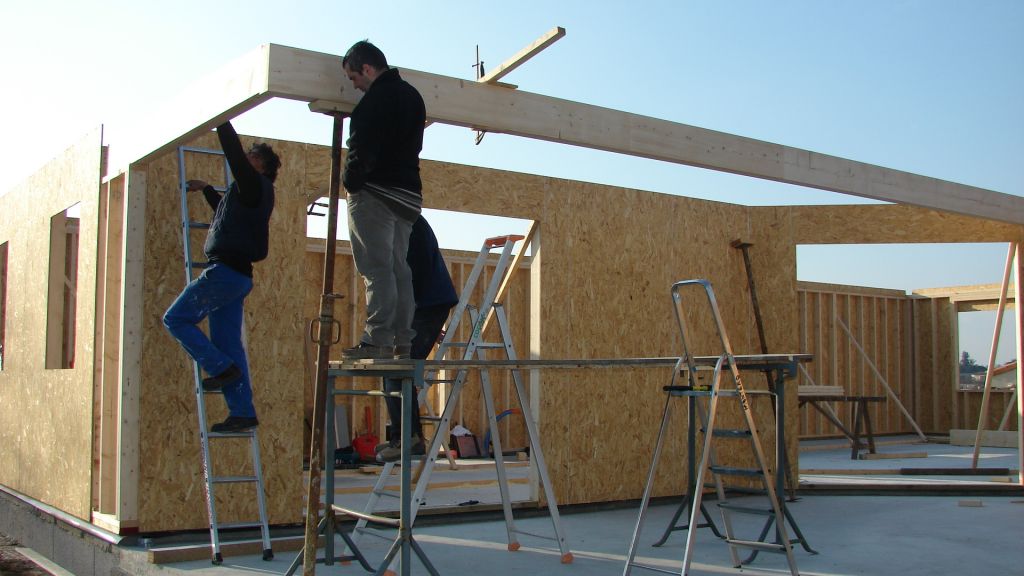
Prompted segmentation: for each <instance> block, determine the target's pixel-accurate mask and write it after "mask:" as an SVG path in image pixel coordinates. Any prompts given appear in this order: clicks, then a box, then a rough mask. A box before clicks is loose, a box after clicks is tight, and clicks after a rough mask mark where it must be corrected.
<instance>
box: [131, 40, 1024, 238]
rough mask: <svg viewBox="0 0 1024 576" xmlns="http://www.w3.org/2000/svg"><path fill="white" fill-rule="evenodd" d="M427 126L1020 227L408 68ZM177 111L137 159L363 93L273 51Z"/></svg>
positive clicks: (681, 128) (819, 166)
mask: <svg viewBox="0 0 1024 576" xmlns="http://www.w3.org/2000/svg"><path fill="white" fill-rule="evenodd" d="M401 74H402V77H403V78H405V79H406V80H407V81H409V82H410V83H411V84H413V85H414V86H415V87H416V88H417V89H418V90H419V91H420V93H421V94H422V95H423V99H424V101H425V102H426V106H427V119H428V120H430V121H435V122H441V123H445V124H452V125H455V126H464V127H467V128H472V129H475V130H486V131H488V132H501V133H506V134H512V135H516V136H523V137H527V138H536V139H538V140H545V141H550V142H559V143H563V144H571V145H574V146H582V147H585V148H593V149H597V150H605V151H609V152H616V153H620V154H627V155H630V156H639V157H642V158H650V159H654V160H662V161H665V162H673V163H677V164H685V165H688V166H697V167H700V168H707V169H711V170H718V171H722V172H730V173H734V174H740V175H744V176H751V177H755V178H763V179H766V180H774V181H778V182H785V183H788V184H795V185H799V186H807V187H810V188H818V189H821V190H828V191H832V192H839V193H842V194H850V195H853V196H861V197H865V198H872V199H875V200H882V201H886V202H896V203H900V204H911V205H916V206H922V207H926V208H932V209H936V210H943V211H948V212H955V213H959V214H964V215H969V216H977V217H981V218H987V219H991V220H999V221H1003V222H1011V223H1014V224H1024V197H1018V196H1013V195H1010V194H1004V193H1000V192H994V191H991V190H985V189H982V188H977V187H974V186H967V185H964V184H956V183H953V182H948V181H944V180H938V179H936V178H930V177H927V176H920V175H917V174H912V173H909V172H903V171H900V170H893V169H890V168H883V167H881V166H875V165H872V164H865V163H863V162H857V161H854V160H847V159H844V158H839V157H836V156H829V155H827V154H819V153H817V152H812V151H809V150H802V149H799V148H793V147H789V146H783V145H781V144H773V143H771V142H765V141H762V140H755V139H753V138H746V137H743V136H736V135H733V134H727V133H724V132H717V131H715V130H708V129H706V128H698V127H696V126H689V125H686V124H680V123H677V122H670V121H667V120H661V119H658V118H652V117H649V116H641V115H639V114H631V113H628V112H621V111H618V110H611V109H608V108H602V107H600V106H593V105H590V104H581V103H578V102H572V101H569V100H563V99H559V98H552V97H549V96H542V95H540V94H532V93H529V92H524V91H521V90H507V89H504V88H499V87H496V86H492V85H490V84H486V83H481V82H475V81H471V80H464V79H461V78H452V77H448V76H441V75H437V74H430V73H427V72H419V71H416V70H410V69H405V68H403V69H401ZM212 78H213V79H214V80H218V79H219V80H218V82H219V84H216V83H214V82H213V80H211V81H210V82H209V83H206V84H200V85H199V86H198V87H197V89H195V90H191V91H189V92H186V95H185V96H186V97H185V98H184V99H182V100H180V101H178V102H176V103H175V108H177V109H180V110H184V113H177V114H175V115H173V116H171V117H170V118H168V120H167V122H166V126H165V125H161V126H159V127H157V128H154V127H153V126H152V125H146V126H145V128H146V130H147V131H148V134H150V135H151V138H150V140H149V141H150V142H155V143H158V144H150V145H149V146H148V147H146V146H144V147H143V149H144V150H146V152H144V154H143V155H140V156H138V158H139V159H140V161H147V160H149V159H151V158H152V157H154V155H155V154H157V153H162V152H164V151H166V150H169V149H171V148H173V147H175V146H177V145H178V144H179V143H180V142H182V141H184V140H187V139H188V138H190V137H192V136H194V135H196V134H198V133H200V132H202V131H204V130H208V129H209V128H211V127H213V126H216V125H217V124H218V123H219V122H221V121H223V120H224V119H226V118H230V117H232V116H234V115H237V114H239V113H241V112H244V111H245V110H247V109H249V108H252V107H254V106H256V105H258V104H259V103H261V102H263V101H265V100H267V99H269V98H272V97H279V98H288V99H294V100H300V101H303V102H313V101H315V100H324V101H328V102H331V103H333V106H332V109H334V110H337V111H340V112H351V111H352V109H353V108H354V107H355V105H356V103H358V101H359V97H360V96H361V94H360V93H359V92H358V91H357V90H355V88H354V87H353V86H352V84H351V82H349V81H348V79H347V78H346V77H345V75H344V74H343V73H342V69H341V57H340V56H336V55H332V54H324V53H320V52H313V51H309V50H302V49H298V48H290V47H287V46H280V45H276V44H270V45H267V46H264V47H262V48H260V49H259V50H257V51H256V52H254V53H252V54H250V55H248V56H247V57H245V58H243V59H241V60H240V61H239V62H236V63H234V64H233V65H232V66H229V67H228V68H227V69H226V71H225V72H222V73H220V74H215V75H213V76H212Z"/></svg>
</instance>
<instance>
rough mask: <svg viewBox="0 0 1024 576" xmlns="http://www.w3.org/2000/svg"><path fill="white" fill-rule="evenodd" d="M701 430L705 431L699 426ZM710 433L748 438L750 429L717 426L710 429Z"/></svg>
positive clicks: (727, 436)
mask: <svg viewBox="0 0 1024 576" xmlns="http://www.w3.org/2000/svg"><path fill="white" fill-rule="evenodd" d="M700 431H701V432H706V430H705V429H704V428H701V430H700ZM712 434H713V435H715V436H717V437H719V438H750V437H751V434H750V430H743V429H738V428H717V429H715V430H713V431H712Z"/></svg>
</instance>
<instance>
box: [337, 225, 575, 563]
mask: <svg viewBox="0 0 1024 576" xmlns="http://www.w3.org/2000/svg"><path fill="white" fill-rule="evenodd" d="M523 239H524V237H523V236H519V235H508V236H498V237H494V238H488V239H487V240H486V241H485V242H484V244H483V246H482V247H481V249H480V252H479V254H478V255H477V259H476V262H475V263H474V265H473V269H472V271H471V272H470V274H469V277H468V278H467V280H466V284H465V286H464V287H463V289H462V292H461V294H460V298H459V303H458V304H457V305H456V307H455V310H454V311H453V312H452V317H451V318H450V319H449V321H448V326H447V327H446V329H445V332H444V337H443V338H442V341H441V343H440V344H438V348H437V350H436V352H435V354H434V357H435V358H436V359H444V360H473V359H479V360H487V351H488V350H502V351H504V354H505V358H506V359H508V360H515V359H516V358H517V356H516V352H515V347H514V346H513V343H512V334H511V331H510V329H509V324H508V319H507V317H506V314H505V309H504V306H503V305H502V304H501V302H499V300H500V299H501V297H500V296H499V293H500V292H501V291H503V287H504V286H506V285H507V284H508V282H509V280H510V279H511V275H512V274H513V273H514V271H515V268H516V263H515V262H512V263H511V266H510V260H511V256H512V249H513V248H514V246H515V244H516V242H518V241H520V240H523ZM497 249H501V253H500V255H499V257H498V261H497V263H496V264H495V269H494V271H493V273H492V275H491V280H490V283H489V284H488V286H487V288H486V291H485V292H484V296H483V298H482V300H481V302H483V305H482V306H480V307H479V308H478V307H474V306H473V305H472V304H470V300H471V299H472V298H473V292H474V290H475V288H476V286H477V284H478V282H479V280H480V277H481V276H482V275H483V271H484V269H485V268H486V266H487V263H488V261H489V259H490V256H491V254H492V253H493V251H495V250H497ZM524 250H525V247H524ZM467 313H468V314H469V317H470V322H471V328H472V330H471V331H470V336H469V339H468V340H466V341H461V342H460V341H456V340H455V338H457V337H458V327H459V325H460V324H461V322H462V320H463V319H464V318H465V316H466V314H467ZM492 315H493V317H494V319H495V320H496V321H497V324H498V330H499V335H500V337H501V341H500V342H485V341H484V340H483V333H484V329H485V328H486V327H487V325H488V320H489V319H490V318H491V317H492ZM454 372H455V375H454V378H442V377H439V375H438V374H437V373H436V371H433V370H427V372H426V373H425V374H424V382H427V383H428V384H430V383H433V384H442V385H450V387H451V388H450V391H449V392H448V395H447V400H446V402H445V407H444V410H443V412H442V414H441V416H440V417H439V418H437V426H436V432H435V434H434V435H433V438H432V440H431V441H430V444H429V445H428V446H427V448H426V452H425V454H424V456H422V457H419V459H420V464H419V470H420V476H419V481H417V482H416V490H415V491H414V493H413V496H412V511H411V512H412V520H411V522H415V519H416V513H417V512H418V510H419V507H420V505H422V504H424V503H425V501H426V497H425V494H426V490H427V487H428V485H429V484H430V475H431V473H432V472H433V469H434V464H435V462H436V461H437V454H438V451H439V448H440V446H441V444H442V442H443V441H444V439H445V438H446V437H447V435H448V427H449V425H450V423H451V417H452V413H453V412H454V408H455V406H456V404H457V403H458V400H459V396H460V394H461V392H462V388H463V386H464V384H465V381H466V378H467V376H468V373H469V371H468V370H466V369H460V370H455V371H454ZM511 373H512V380H513V383H514V385H515V388H516V393H517V397H518V398H519V407H520V409H521V411H522V415H523V420H524V422H525V424H526V430H527V434H528V436H529V442H530V456H531V465H532V466H535V467H536V473H537V475H538V477H539V479H540V482H541V485H542V488H543V489H544V495H545V497H546V498H547V502H548V510H549V513H550V516H551V522H552V527H553V529H554V536H553V537H552V536H547V535H541V534H533V533H529V532H525V531H522V530H519V529H518V528H516V525H515V517H514V515H513V513H512V500H511V495H510V493H509V487H508V478H507V475H506V472H505V463H504V455H503V453H502V447H501V439H500V434H499V427H498V421H497V415H496V413H495V408H494V398H493V394H492V391H491V381H490V375H489V373H488V371H487V370H480V381H481V389H482V393H483V399H484V405H485V411H486V414H487V419H488V424H489V430H490V438H491V445H492V446H493V449H494V464H495V469H496V472H497V477H498V489H499V491H500V493H501V501H502V510H503V512H504V516H505V527H506V531H507V533H508V549H509V550H510V551H516V550H518V549H519V548H520V546H521V545H520V543H519V540H518V537H517V535H526V536H532V537H535V538H541V539H546V540H552V541H556V542H557V543H558V548H559V552H560V554H561V556H560V560H561V562H562V563H563V564H569V563H571V562H572V561H573V555H572V552H570V551H569V548H568V545H567V543H566V537H565V533H564V531H563V528H562V523H561V518H560V516H559V513H558V503H557V500H556V498H555V493H554V490H553V489H552V487H551V480H550V478H549V476H548V473H547V467H546V465H545V462H544V454H543V451H542V449H541V446H540V434H539V431H538V429H537V425H536V423H535V422H534V421H533V417H532V416H531V415H530V411H529V406H528V401H527V396H526V388H525V386H524V384H523V381H522V375H521V373H520V371H519V370H512V371H511ZM422 419H423V420H424V421H425V422H426V421H429V418H422ZM483 448H484V450H486V449H487V447H486V446H484V447H483ZM396 464H397V463H396V462H388V463H385V465H384V468H383V470H382V471H381V474H380V476H379V478H378V479H377V482H376V483H375V485H374V487H373V490H372V491H371V496H370V499H369V500H368V501H367V505H366V508H365V510H364V513H365V514H367V515H370V514H372V513H373V511H374V510H375V509H376V506H377V504H378V503H379V502H380V499H381V498H382V497H397V494H395V493H393V492H391V491H388V490H385V488H384V485H385V482H386V479H387V478H388V477H389V476H390V475H391V473H392V471H393V470H394V467H395V465H396ZM354 533H355V534H356V538H357V539H358V537H359V536H361V535H363V534H370V535H374V536H379V537H383V538H385V539H391V537H390V536H388V535H385V534H382V533H380V532H377V531H376V530H375V529H373V528H372V527H369V526H368V525H367V521H366V520H364V519H361V520H359V521H358V522H357V524H356V528H355V530H354Z"/></svg>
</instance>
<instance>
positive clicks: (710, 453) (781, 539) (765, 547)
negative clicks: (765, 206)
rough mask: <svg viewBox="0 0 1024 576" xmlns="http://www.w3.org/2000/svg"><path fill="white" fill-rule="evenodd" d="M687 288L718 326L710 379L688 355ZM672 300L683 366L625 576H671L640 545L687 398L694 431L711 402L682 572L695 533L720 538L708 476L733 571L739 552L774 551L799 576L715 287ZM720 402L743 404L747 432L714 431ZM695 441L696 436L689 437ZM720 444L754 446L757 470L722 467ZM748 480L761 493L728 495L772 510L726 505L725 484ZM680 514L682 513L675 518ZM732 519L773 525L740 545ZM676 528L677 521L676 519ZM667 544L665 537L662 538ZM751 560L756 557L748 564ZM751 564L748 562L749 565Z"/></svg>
mask: <svg viewBox="0 0 1024 576" xmlns="http://www.w3.org/2000/svg"><path fill="white" fill-rule="evenodd" d="M687 287H697V288H703V290H704V292H705V294H706V296H707V300H708V307H709V312H710V315H711V317H712V319H713V321H714V324H715V329H716V331H717V335H718V339H719V341H720V342H721V346H722V353H721V355H720V356H719V357H718V361H717V362H716V364H715V366H714V368H713V369H712V371H711V373H710V374H706V372H707V370H704V372H705V374H703V375H702V374H700V373H699V370H701V369H700V368H698V366H697V365H696V363H695V362H694V359H693V356H691V354H690V352H689V349H688V348H687V339H686V336H687V335H686V329H685V322H684V320H683V313H682V308H683V306H682V303H681V299H682V297H681V296H680V291H681V290H682V289H683V288H687ZM672 300H673V308H674V311H675V316H676V322H677V324H678V326H679V335H680V339H681V341H682V348H683V354H682V356H680V358H679V362H678V363H677V364H676V368H675V370H674V371H673V375H672V381H671V383H670V384H669V385H668V386H665V388H664V389H665V391H666V392H668V397H667V398H666V401H665V410H664V413H663V416H662V421H661V428H660V430H659V432H658V439H657V442H656V443H655V448H654V458H653V460H652V462H651V468H650V470H649V472H648V476H647V485H646V487H645V488H644V494H643V497H642V499H641V503H640V514H639V517H638V518H637V524H636V528H635V530H634V532H633V539H632V541H631V543H630V546H629V553H628V555H627V557H626V565H625V568H624V569H623V576H628V575H629V574H630V572H631V570H632V568H634V567H637V568H643V569H646V570H652V571H657V572H665V573H671V572H669V571H667V570H664V569H661V568H656V567H653V566H649V565H645V564H641V563H638V562H636V561H635V558H636V552H637V541H638V540H639V537H640V532H641V530H642V528H643V521H644V514H645V512H646V511H647V505H648V503H649V501H650V496H651V491H652V487H653V484H654V477H655V473H656V471H657V466H658V458H659V456H660V454H661V449H662V446H663V444H664V440H665V432H666V429H667V427H668V426H667V425H668V421H669V416H670V409H669V407H670V402H671V399H672V398H673V397H678V396H683V397H689V399H690V400H691V410H690V419H691V426H692V425H693V417H694V412H695V410H694V409H693V408H694V404H695V401H696V400H698V399H699V398H706V399H707V404H708V406H707V415H706V417H704V414H703V412H702V413H701V416H702V418H701V425H702V428H701V430H700V431H701V434H703V436H704V441H703V451H702V453H701V459H700V463H699V464H698V465H697V470H696V478H693V476H692V475H693V467H692V465H691V467H690V472H691V477H690V478H689V486H690V487H691V490H692V492H691V493H690V494H688V495H687V498H688V499H691V500H689V501H688V508H689V523H688V524H687V527H689V529H688V530H687V536H686V548H685V550H684V553H683V563H682V567H681V570H680V572H679V573H680V574H681V575H682V576H685V575H686V574H688V573H689V569H690V564H691V563H692V561H693V553H694V548H695V542H696V535H697V530H696V529H695V528H700V527H704V526H709V527H712V528H713V529H714V531H715V533H716V535H719V536H720V534H719V533H718V530H717V528H714V523H713V522H712V521H711V518H710V516H709V515H708V513H707V510H706V509H705V508H704V503H703V493H704V490H703V488H704V487H705V486H706V479H707V475H708V473H710V474H711V476H712V480H713V485H714V488H715V493H716V495H717V498H718V500H717V506H718V508H719V510H720V511H721V515H722V524H723V526H724V527H725V536H724V539H725V541H726V543H727V544H728V545H729V553H730V556H731V557H732V562H733V565H734V566H736V567H737V568H739V567H741V565H742V564H743V562H744V561H741V560H740V558H739V554H738V549H739V548H748V549H752V550H754V551H755V553H756V552H760V551H770V552H777V553H781V554H785V555H786V561H787V562H788V564H789V571H790V573H791V574H792V576H799V572H798V570H797V566H796V559H795V558H794V556H793V543H794V542H796V540H790V538H789V535H788V532H787V529H786V522H785V511H784V510H783V508H782V505H781V504H780V501H779V495H778V493H777V491H776V483H775V479H774V477H773V475H772V472H771V470H769V468H768V464H767V461H766V460H765V455H764V451H763V449H762V447H761V439H760V437H759V435H758V432H757V425H756V424H755V422H754V415H753V412H752V411H751V407H750V398H749V395H750V393H749V392H748V391H747V390H746V389H745V388H744V386H743V381H742V379H741V378H740V372H739V368H738V366H737V364H736V360H735V358H734V356H733V353H732V347H731V345H730V344H729V338H728V336H727V335H726V332H725V325H724V323H723V322H722V317H721V314H720V312H719V309H718V303H717V301H716V300H715V294H714V291H713V290H712V288H711V283H710V282H708V281H707V280H684V281H680V282H676V283H675V284H673V285H672ZM723 369H724V370H728V371H729V373H730V374H731V375H732V381H733V384H734V387H733V388H732V389H722V387H721V381H722V372H723ZM680 372H685V373H686V378H687V383H686V384H685V385H675V381H676V378H677V377H678V376H679V374H680ZM702 376H703V377H702ZM722 398H732V399H737V400H739V407H740V411H741V412H742V413H743V427H742V428H740V429H723V428H716V427H715V424H716V421H717V416H718V402H719V400H720V399H722ZM691 438H692V436H691ZM716 440H718V441H729V442H746V443H748V444H749V445H750V449H751V452H752V454H753V456H754V460H755V462H756V465H757V466H756V467H755V468H748V467H737V466H725V465H721V464H720V463H719V461H718V459H717V458H716V451H715V444H714V442H715V441H716ZM695 457H696V454H695V453H694V452H693V443H692V442H691V446H690V453H689V454H688V458H689V459H690V461H691V463H692V461H693V460H694V459H695ZM737 477H738V478H745V479H747V480H748V481H749V480H756V481H758V482H760V484H761V488H760V489H758V490H750V489H749V488H739V489H736V490H733V489H730V490H729V493H732V492H749V493H757V494H761V495H763V496H766V497H767V500H768V503H769V506H768V507H756V506H752V505H746V504H737V503H732V502H729V501H728V500H727V490H726V486H725V482H724V481H723V478H737ZM677 514H678V512H677ZM734 514H755V515H759V516H768V517H769V522H768V523H767V524H766V525H765V527H764V529H763V530H762V532H761V536H760V537H759V538H758V539H756V540H753V539H741V538H739V537H737V535H736V532H735V530H734V526H733V515H734ZM702 516H703V518H704V519H705V520H706V522H707V523H706V524H698V522H699V521H700V518H701V517H702ZM672 523H673V524H674V523H675V519H673V522H672ZM772 523H774V525H775V531H776V540H775V542H768V541H766V540H765V539H764V537H765V536H766V534H767V531H768V529H769V526H770V525H771V524H772ZM662 541H664V537H663V538H662ZM750 559H752V557H751V558H750ZM750 559H748V560H747V561H749V560H750Z"/></svg>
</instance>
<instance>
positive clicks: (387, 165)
mask: <svg viewBox="0 0 1024 576" xmlns="http://www.w3.org/2000/svg"><path fill="white" fill-rule="evenodd" d="M426 118H427V112H426V107H425V106H424V104H423V97H421V96H420V93H419V92H417V91H416V89H415V88H413V86H412V85H411V84H409V83H408V82H406V81H405V80H402V77H401V76H400V75H399V74H398V70H397V69H395V68H390V69H388V70H386V71H384V72H382V73H381V75H380V76H378V77H377V79H376V80H374V81H373V83H372V84H370V88H369V89H368V90H367V91H366V94H364V95H363V98H362V99H361V100H360V101H359V104H357V105H356V107H355V109H354V110H352V119H351V121H350V123H349V137H348V141H347V145H348V155H347V156H346V157H345V172H344V174H343V176H342V181H343V182H344V184H345V188H346V189H347V190H348V191H349V192H359V191H360V190H362V189H363V187H364V186H366V184H368V183H371V184H377V185H380V186H385V187H395V188H402V189H405V190H409V191H411V192H415V193H417V194H418V193H419V192H420V191H421V190H422V188H423V185H422V183H421V182H420V160H419V154H420V149H422V148H423V127H424V123H425V122H426Z"/></svg>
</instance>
